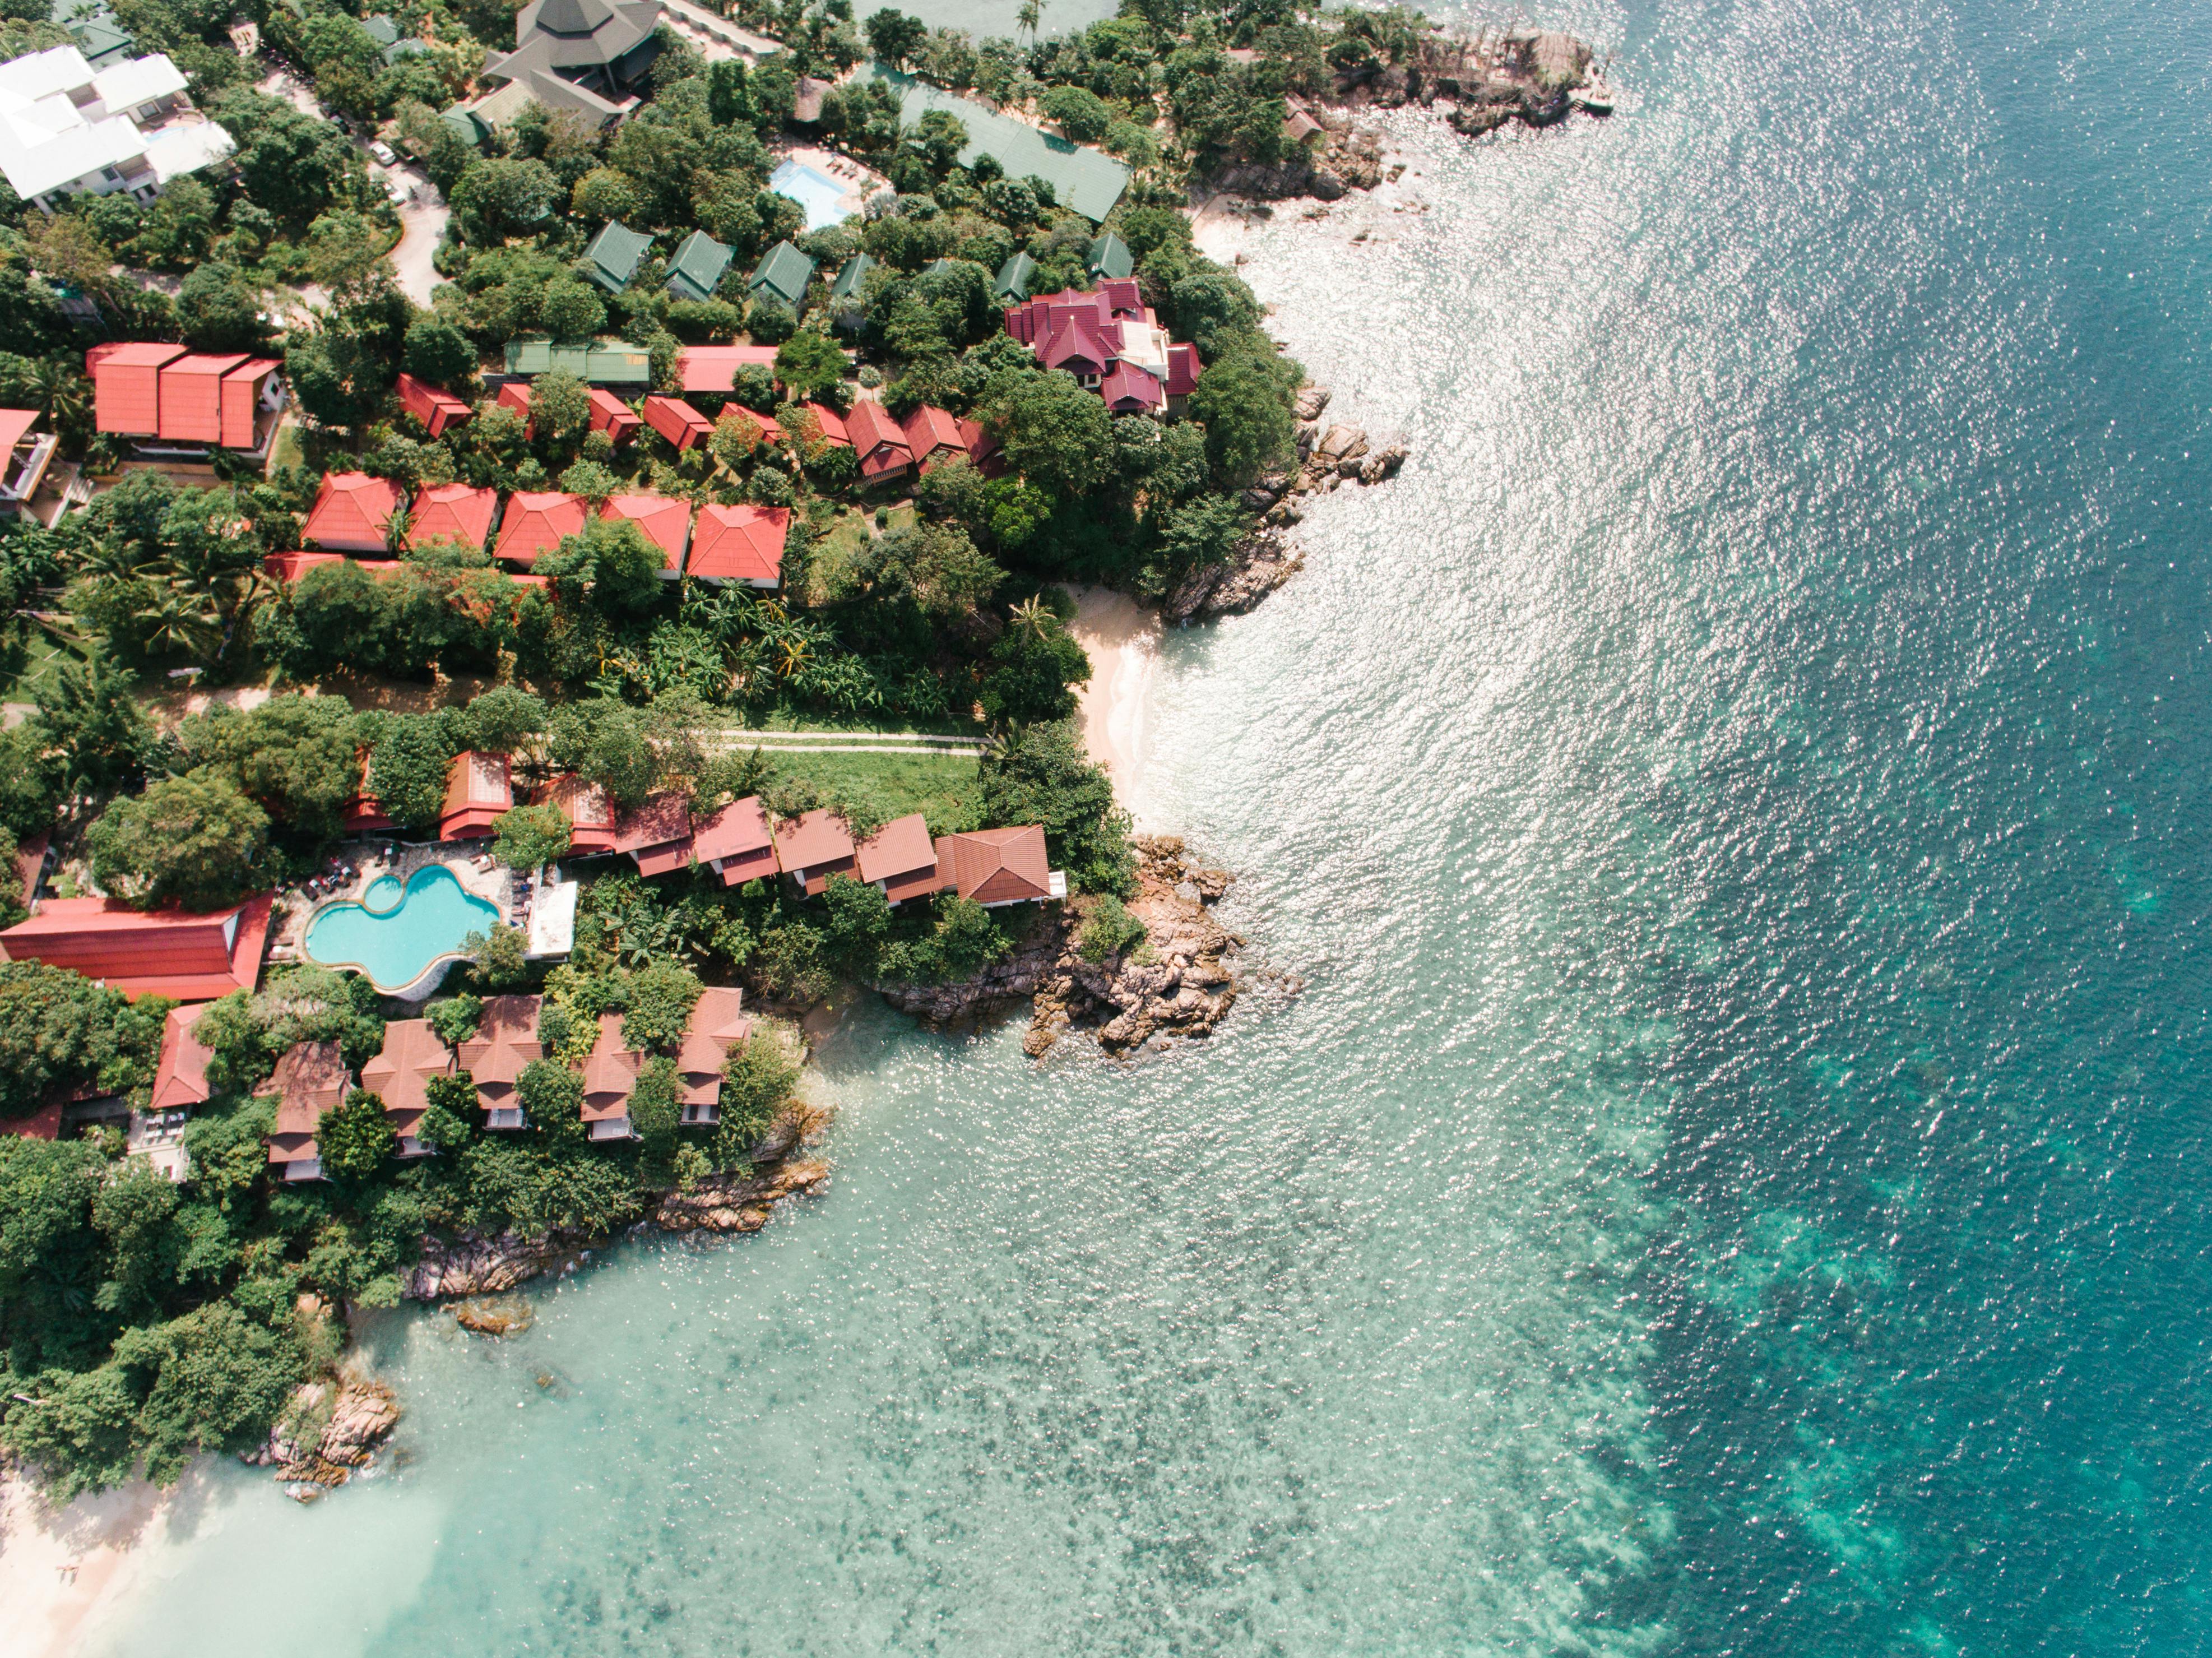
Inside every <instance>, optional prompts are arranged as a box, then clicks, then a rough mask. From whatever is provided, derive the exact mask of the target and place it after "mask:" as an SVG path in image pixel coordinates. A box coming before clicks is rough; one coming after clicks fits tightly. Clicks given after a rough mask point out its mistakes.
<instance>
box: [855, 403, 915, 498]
mask: <svg viewBox="0 0 2212 1658" xmlns="http://www.w3.org/2000/svg"><path fill="white" fill-rule="evenodd" d="M845 434H846V435H847V436H848V437H849V438H850V439H851V440H852V442H853V452H854V454H855V455H857V456H858V457H859V458H860V481H861V482H862V483H896V482H897V481H898V480H900V479H901V478H903V477H906V475H907V474H908V473H909V472H911V471H914V451H913V450H912V449H911V448H909V447H908V446H907V440H906V434H905V433H904V432H902V430H900V429H899V423H898V422H896V421H895V420H893V419H892V418H891V416H890V410H888V409H886V408H884V406H883V404H880V403H877V402H874V401H872V400H871V399H869V398H860V400H859V401H858V402H856V403H855V404H854V405H853V407H852V409H851V410H850V411H849V412H848V413H847V415H846V416H845Z"/></svg>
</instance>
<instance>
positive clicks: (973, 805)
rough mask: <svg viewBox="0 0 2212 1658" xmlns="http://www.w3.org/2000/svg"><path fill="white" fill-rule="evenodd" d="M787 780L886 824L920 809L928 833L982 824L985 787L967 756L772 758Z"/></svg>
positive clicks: (840, 755) (808, 756) (824, 755)
mask: <svg viewBox="0 0 2212 1658" xmlns="http://www.w3.org/2000/svg"><path fill="white" fill-rule="evenodd" d="M765 757H766V758H767V760H768V761H769V762H770V763H771V764H773V765H774V766H775V768H776V770H777V771H778V772H779V773H780V774H782V775H784V776H786V777H791V778H804V779H805V780H806V781H808V782H810V783H811V784H812V785H814V786H815V787H816V788H817V789H818V790H820V791H821V792H822V793H823V795H824V796H826V797H829V798H830V799H845V800H849V801H851V802H852V803H853V804H854V805H856V806H864V807H865V808H866V810H867V811H868V813H869V815H870V816H872V817H882V818H884V819H886V820H888V819H890V818H893V817H904V816H905V815H906V814H907V813H908V812H910V811H918V812H920V813H921V815H922V816H923V817H926V818H927V819H928V820H929V832H930V833H931V834H933V835H945V834H949V833H951V831H953V830H955V829H973V828H975V826H976V825H977V824H978V823H981V821H982V819H981V811H982V799H981V796H982V786H981V776H980V774H979V772H978V770H977V768H976V764H975V760H974V759H973V758H972V757H971V756H967V755H936V754H771V755H769V756H765Z"/></svg>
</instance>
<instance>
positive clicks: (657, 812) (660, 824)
mask: <svg viewBox="0 0 2212 1658" xmlns="http://www.w3.org/2000/svg"><path fill="white" fill-rule="evenodd" d="M615 850H616V851H617V852H619V853H624V854H625V855H627V856H628V857H629V858H631V859H634V860H635V862H636V864H637V872H638V873H639V874H640V875H665V874H667V873H669V872H671V870H679V869H682V868H683V867H684V865H687V864H689V863H690V861H691V809H690V805H689V804H688V803H687V802H686V801H685V799H684V796H683V795H681V794H679V793H674V792H672V791H671V793H666V794H656V795H654V796H653V798H652V799H650V800H647V802H646V803H645V804H644V805H641V806H640V807H639V808H638V809H637V810H636V811H626V812H624V813H623V815H622V816H621V817H618V818H617V819H616V820H615Z"/></svg>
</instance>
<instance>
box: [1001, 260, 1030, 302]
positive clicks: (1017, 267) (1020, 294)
mask: <svg viewBox="0 0 2212 1658" xmlns="http://www.w3.org/2000/svg"><path fill="white" fill-rule="evenodd" d="M1036 270H1037V267H1036V260H1035V259H1032V258H1030V256H1029V255H1028V254H1026V253H1017V254H1015V255H1014V257H1013V258H1011V259H1009V260H1007V261H1006V264H1002V265H1000V267H999V274H998V275H997V276H995V277H994V278H993V279H992V282H991V296H992V297H993V298H994V299H995V300H997V301H999V302H1000V304H1001V305H1018V304H1020V303H1021V302H1022V301H1024V300H1025V299H1027V298H1029V296H1030V287H1031V286H1032V285H1033V284H1034V283H1035V282H1036Z"/></svg>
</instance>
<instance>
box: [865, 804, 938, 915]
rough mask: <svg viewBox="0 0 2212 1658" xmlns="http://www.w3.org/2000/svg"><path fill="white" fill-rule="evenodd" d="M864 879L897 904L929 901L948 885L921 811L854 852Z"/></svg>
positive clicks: (897, 819)
mask: <svg viewBox="0 0 2212 1658" xmlns="http://www.w3.org/2000/svg"><path fill="white" fill-rule="evenodd" d="M853 856H854V862H855V864H856V865H858V866H859V869H860V878H861V879H862V880H863V881H866V882H867V883H868V884H870V885H871V886H873V887H876V888H878V889H879V890H881V891H882V893H883V895H884V897H886V898H888V899H889V900H890V902H893V903H895V904H902V903H904V902H906V901H907V900H908V899H909V898H921V897H927V896H928V895H929V894H931V893H933V892H939V891H942V890H944V888H945V884H946V883H945V879H944V878H943V877H942V876H941V875H940V874H939V872H938V867H937V847H936V846H935V844H934V843H933V841H931V840H930V838H929V824H928V823H927V821H925V820H924V818H923V817H922V815H921V813H920V812H918V811H914V812H908V814H907V815H906V816H905V817H894V818H893V819H891V821H890V823H886V824H884V826H883V827H882V828H881V829H878V830H877V831H876V832H875V833H874V834H873V835H870V836H869V837H868V838H867V839H866V840H865V841H861V842H860V845H858V846H857V847H854V848H853Z"/></svg>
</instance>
